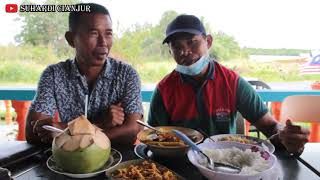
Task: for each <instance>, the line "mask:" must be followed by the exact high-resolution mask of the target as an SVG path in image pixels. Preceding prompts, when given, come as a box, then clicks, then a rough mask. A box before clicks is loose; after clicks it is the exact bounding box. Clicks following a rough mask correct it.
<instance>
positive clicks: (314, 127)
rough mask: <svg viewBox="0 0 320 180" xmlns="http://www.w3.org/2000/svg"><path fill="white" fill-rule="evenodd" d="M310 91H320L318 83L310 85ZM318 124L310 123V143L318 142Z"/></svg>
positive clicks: (319, 133) (319, 136)
mask: <svg viewBox="0 0 320 180" xmlns="http://www.w3.org/2000/svg"><path fill="white" fill-rule="evenodd" d="M311 89H312V90H320V82H315V83H313V84H311ZM319 131H320V123H318V122H313V123H311V130H310V138H309V141H310V142H320V132H319Z"/></svg>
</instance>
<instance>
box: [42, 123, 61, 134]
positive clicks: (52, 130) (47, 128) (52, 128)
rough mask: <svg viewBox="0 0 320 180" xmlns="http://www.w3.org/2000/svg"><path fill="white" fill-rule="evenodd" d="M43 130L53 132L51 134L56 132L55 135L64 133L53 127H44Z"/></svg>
mask: <svg viewBox="0 0 320 180" xmlns="http://www.w3.org/2000/svg"><path fill="white" fill-rule="evenodd" d="M42 128H43V129H46V130H48V131H51V132H55V133H62V132H63V130H61V129H59V128H56V127H53V126H49V125H43V126H42Z"/></svg>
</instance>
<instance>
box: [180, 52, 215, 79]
mask: <svg viewBox="0 0 320 180" xmlns="http://www.w3.org/2000/svg"><path fill="white" fill-rule="evenodd" d="M209 62H210V56H209V55H208V54H206V55H203V56H202V57H201V58H200V59H199V60H198V61H197V62H195V63H193V64H191V65H190V66H183V65H179V64H177V67H176V71H178V72H180V73H182V74H186V75H189V76H195V75H198V74H200V73H201V71H202V70H203V69H204V68H205V67H206V66H207V65H208V64H209Z"/></svg>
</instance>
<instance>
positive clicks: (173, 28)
mask: <svg viewBox="0 0 320 180" xmlns="http://www.w3.org/2000/svg"><path fill="white" fill-rule="evenodd" d="M180 32H186V33H190V34H196V35H199V34H206V30H205V28H204V26H203V24H202V22H201V21H200V19H199V18H197V17H196V16H194V15H186V14H183V15H179V16H177V17H176V18H175V19H174V20H173V21H172V22H171V23H170V24H169V25H168V27H167V30H166V38H165V39H164V40H163V42H162V44H165V43H168V42H169V40H170V37H171V36H172V35H173V34H175V33H180Z"/></svg>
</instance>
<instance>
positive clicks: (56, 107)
mask: <svg viewBox="0 0 320 180" xmlns="http://www.w3.org/2000/svg"><path fill="white" fill-rule="evenodd" d="M82 5H87V6H90V13H88V12H71V13H70V15H69V31H68V32H66V34H65V38H66V40H67V41H68V43H69V45H70V46H71V47H73V48H74V49H75V51H76V55H75V58H74V59H72V60H67V61H64V62H60V63H58V64H54V65H50V66H48V67H47V68H46V69H45V70H44V72H43V74H42V75H41V78H40V81H39V84H38V89H37V94H36V96H35V98H34V101H33V102H32V104H31V107H30V111H29V114H28V117H27V124H26V139H27V141H28V142H31V143H50V142H51V140H52V135H51V134H50V132H48V131H47V130H45V129H43V128H42V126H43V125H51V126H55V127H57V128H60V129H64V128H66V127H67V122H69V121H71V120H73V119H75V118H77V117H78V116H80V115H84V114H85V112H84V111H85V99H86V98H85V97H86V96H88V97H89V98H88V110H87V111H88V112H87V118H88V119H89V120H90V121H91V122H92V123H94V124H95V125H97V126H98V127H100V128H101V129H103V131H104V133H105V134H106V135H107V136H108V137H109V138H110V140H111V142H112V143H114V144H132V143H133V142H134V141H135V140H136V135H137V133H138V132H139V131H140V130H141V127H139V125H138V124H137V123H136V122H135V120H137V119H141V118H142V115H143V108H142V100H141V95H140V88H141V84H140V79H139V76H138V74H137V72H136V71H135V70H134V69H133V68H132V67H131V66H130V65H128V64H125V63H124V62H122V61H118V60H115V59H113V58H111V57H108V55H109V52H110V49H111V46H112V38H113V31H112V22H111V17H110V14H109V12H108V10H107V9H106V8H105V7H103V6H101V5H98V4H93V3H88V4H82ZM56 112H58V113H59V117H60V122H54V121H53V118H52V117H53V115H54V114H55V113H56Z"/></svg>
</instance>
